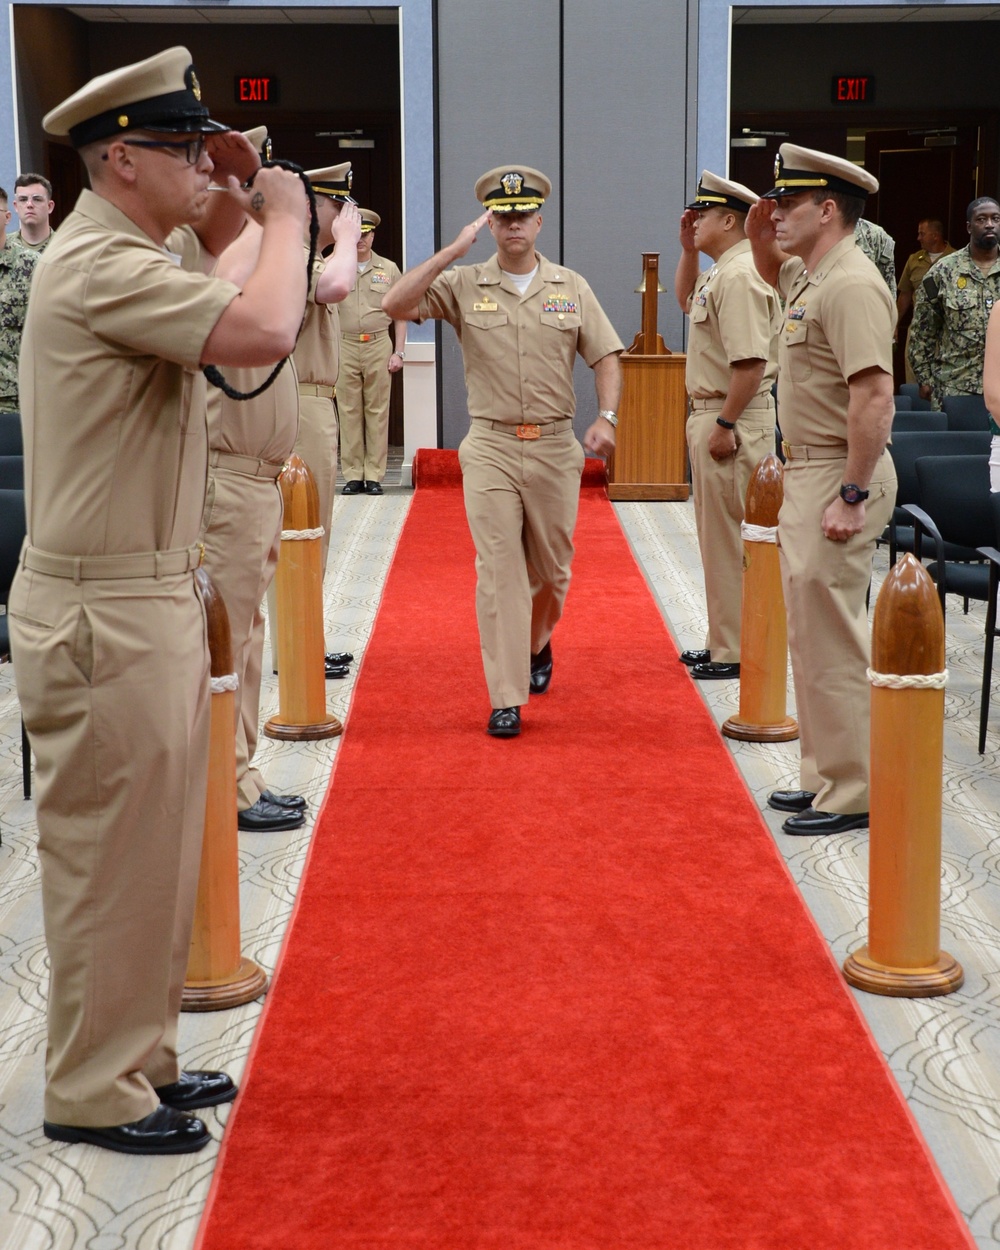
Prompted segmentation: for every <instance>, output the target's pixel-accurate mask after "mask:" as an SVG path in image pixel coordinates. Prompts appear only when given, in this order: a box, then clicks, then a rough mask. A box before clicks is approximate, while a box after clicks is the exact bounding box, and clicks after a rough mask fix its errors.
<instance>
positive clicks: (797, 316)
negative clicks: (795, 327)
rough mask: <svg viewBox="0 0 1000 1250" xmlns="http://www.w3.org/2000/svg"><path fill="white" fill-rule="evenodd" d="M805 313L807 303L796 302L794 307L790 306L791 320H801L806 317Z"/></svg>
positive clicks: (789, 316) (789, 318) (789, 314)
mask: <svg viewBox="0 0 1000 1250" xmlns="http://www.w3.org/2000/svg"><path fill="white" fill-rule="evenodd" d="M805 315H806V306H805V304H795V305H794V306H793V307H792V308H789V310H788V320H789V321H801V320H802V319H803V318H804V317H805Z"/></svg>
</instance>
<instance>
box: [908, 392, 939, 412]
mask: <svg viewBox="0 0 1000 1250" xmlns="http://www.w3.org/2000/svg"><path fill="white" fill-rule="evenodd" d="M910 407H911V408H912V409H913V411H914V412H937V411H939V410H938V409H937V408H935V407H934V405H933V404H932V403H931V401H930V400H929V399H924V398H923V396H922V395H914V396H913V397H912V398H911V399H910Z"/></svg>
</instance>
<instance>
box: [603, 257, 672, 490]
mask: <svg viewBox="0 0 1000 1250" xmlns="http://www.w3.org/2000/svg"><path fill="white" fill-rule="evenodd" d="M659 255H660V254H659V252H643V254H642V268H643V276H642V283H641V284H640V286H639V287H638V288H637V289H638V290H639V291H641V292H642V330H641V331H640V332H639V333H638V334H637V335H636V336H635V341H634V342H633V344H632V346H631V347H630V348H629V349H628V350H627V351H624V352H622V354H621V362H622V398H621V404H620V406H619V412H618V433H617V436H616V439H615V450H614V454H613V455H612V456H611V457H610V458H609V460H608V496H609V497H610V498H611V499H622V500H625V499H687V498H688V496H689V495H690V493H691V488H690V486H689V484H688V480H687V443H686V441H685V438H684V426H685V423H686V421H687V390H686V388H685V386H684V367H685V364H686V360H687V358H686V357H685V356H684V355H682V354H681V353H677V352H671V351H670V350H669V348H667V347H666V346H665V345H664V342H663V339H662V338H660V336H659V334H658V333H657V330H656V297H657V291H658V290H660V289H662V288H660V285H659V281H658V268H659Z"/></svg>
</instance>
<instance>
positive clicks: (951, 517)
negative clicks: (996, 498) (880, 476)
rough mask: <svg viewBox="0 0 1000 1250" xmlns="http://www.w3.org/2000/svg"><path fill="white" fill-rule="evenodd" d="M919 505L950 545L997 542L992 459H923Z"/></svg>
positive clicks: (937, 457) (920, 468)
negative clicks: (991, 496)
mask: <svg viewBox="0 0 1000 1250" xmlns="http://www.w3.org/2000/svg"><path fill="white" fill-rule="evenodd" d="M916 469H917V503H918V504H919V505H920V507H921V508H923V510H924V511H925V512H926V513H927V514H928V515H929V516H930V518H931V520H932V521H933V522H934V523H935V525H936V526H937V527H938V529H939V530H940V531H941V537H942V538H943V539H944V541H945V542H946V543H956V544H958V545H960V546H962V547H988V546H990V545H991V544H992V542H993V537H994V526H993V507H992V504H991V502H990V461H989V456H988V455H986V456H982V455H979V456H921V457H920V458H919V459H918V460H917V464H916Z"/></svg>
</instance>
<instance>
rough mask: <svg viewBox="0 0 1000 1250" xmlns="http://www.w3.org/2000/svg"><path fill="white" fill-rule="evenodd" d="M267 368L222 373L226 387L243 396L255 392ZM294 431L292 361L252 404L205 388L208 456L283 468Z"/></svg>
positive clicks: (295, 411) (296, 389) (296, 401)
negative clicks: (238, 458)
mask: <svg viewBox="0 0 1000 1250" xmlns="http://www.w3.org/2000/svg"><path fill="white" fill-rule="evenodd" d="M272 368H273V366H272V365H267V366H258V367H257V368H252V369H233V368H228V369H224V370H223V373H224V374H225V377H226V381H227V382H228V383H229V385H230V386H232V387H234V388H235V389H236V390H238V391H242V392H243V393H244V394H246V393H248V392H250V391H255V390H256V389H257V387H258V386H260V385H261V383H263V382H264V381H265V380H266V378H267V377H268V376H269V374H270V373H271V369H272ZM298 432H299V381H298V377H297V376H296V373H295V362H294V361H293V360H286V361H285V363H284V365H282V367H281V372H280V373H279V374H278V376H277V377H276V378H275V379H274V383H273V385H271V386H269V387H268V388H267V390H266V391H264V392H263V393H262V394H260V395H256V396H255V397H254V398H253V399H230V398H229V396H228V395H225V394H223V392H222V391H220V390H219V389H218V388H217V387H214V386H212V387H210V388H209V392H208V443H209V446H210V447H211V448H212V450H213V451H225V452H230V453H231V454H233V455H236V456H253V457H256V458H257V459H259V460H266V461H267V462H268V464H283V463H284V462H285V461H286V460H287V459H288V457H289V456H290V455H291V454H292V449H293V448H294V446H295V436H296V435H297V434H298Z"/></svg>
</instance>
